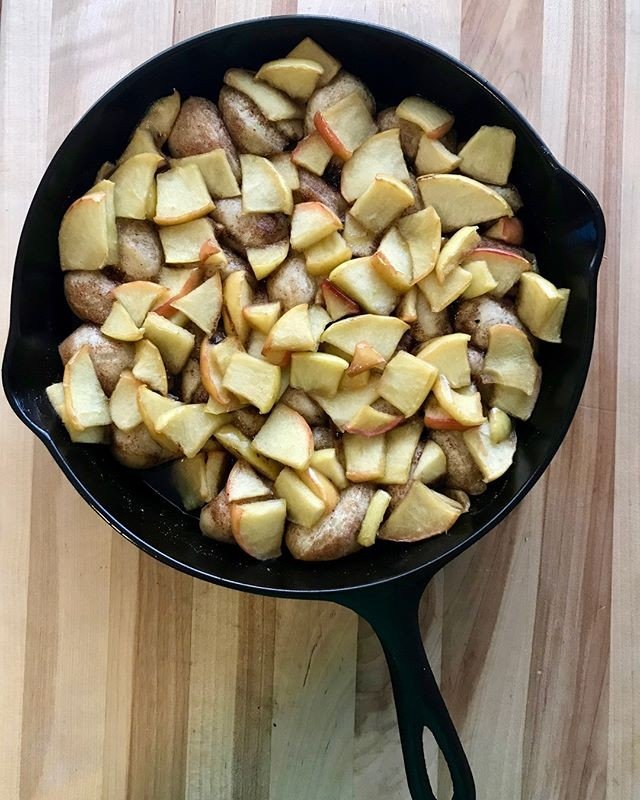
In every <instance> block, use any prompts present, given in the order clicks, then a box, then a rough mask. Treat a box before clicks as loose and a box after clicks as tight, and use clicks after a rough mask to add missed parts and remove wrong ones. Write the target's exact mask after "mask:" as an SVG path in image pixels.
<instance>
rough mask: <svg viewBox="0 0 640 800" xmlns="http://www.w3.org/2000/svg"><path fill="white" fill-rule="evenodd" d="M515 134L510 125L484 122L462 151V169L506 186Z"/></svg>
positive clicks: (460, 153) (514, 145)
mask: <svg viewBox="0 0 640 800" xmlns="http://www.w3.org/2000/svg"><path fill="white" fill-rule="evenodd" d="M515 150H516V135H515V133H514V132H513V131H512V130H509V128H501V127H499V126H497V125H483V126H482V127H481V128H480V129H479V130H477V131H476V132H475V133H474V134H473V136H472V137H471V138H470V139H469V140H468V141H467V142H466V144H465V145H464V147H462V149H461V150H460V151H459V153H458V155H459V157H460V172H462V173H464V174H465V175H469V176H470V177H471V178H475V179H476V180H479V181H484V182H485V183H495V184H498V185H499V186H503V185H504V184H505V183H507V181H508V180H509V173H510V172H511V165H512V164H513V155H514V153H515Z"/></svg>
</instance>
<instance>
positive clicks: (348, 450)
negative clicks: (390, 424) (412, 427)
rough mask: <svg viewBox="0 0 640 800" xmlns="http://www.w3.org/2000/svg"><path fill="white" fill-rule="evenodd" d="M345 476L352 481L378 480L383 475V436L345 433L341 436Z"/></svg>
mask: <svg viewBox="0 0 640 800" xmlns="http://www.w3.org/2000/svg"><path fill="white" fill-rule="evenodd" d="M342 443H343V446H344V458H345V462H346V474H347V478H348V479H349V480H350V481H352V482H353V483H365V482H368V481H379V480H381V478H382V477H383V475H384V464H385V437H384V434H381V435H379V436H360V435H358V434H354V433H345V435H344V436H343V437H342Z"/></svg>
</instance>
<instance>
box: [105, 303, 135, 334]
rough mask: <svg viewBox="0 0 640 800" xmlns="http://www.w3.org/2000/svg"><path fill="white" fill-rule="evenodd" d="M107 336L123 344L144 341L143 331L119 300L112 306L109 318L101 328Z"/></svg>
mask: <svg viewBox="0 0 640 800" xmlns="http://www.w3.org/2000/svg"><path fill="white" fill-rule="evenodd" d="M100 330H101V331H102V333H104V335H105V336H108V337H109V338H110V339H118V340H119V341H121V342H137V341H138V340H139V339H142V329H141V328H139V327H138V326H137V325H136V324H135V322H134V321H133V320H132V319H131V315H130V314H129V312H128V311H127V309H126V308H125V307H124V306H123V305H122V303H119V302H118V301H117V300H116V301H115V302H114V303H113V305H112V306H111V311H110V312H109V316H108V317H107V318H106V320H105V321H104V323H103V325H102V327H101V328H100Z"/></svg>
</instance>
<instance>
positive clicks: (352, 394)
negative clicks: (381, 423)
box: [312, 378, 380, 430]
mask: <svg viewBox="0 0 640 800" xmlns="http://www.w3.org/2000/svg"><path fill="white" fill-rule="evenodd" d="M378 382H379V381H378V379H377V378H372V379H371V380H369V381H368V382H367V384H366V386H363V387H362V388H361V389H349V390H347V389H340V390H338V393H337V394H336V395H334V396H333V397H324V396H323V395H321V394H314V395H312V396H313V399H314V400H315V401H316V403H317V404H318V405H319V406H320V407H321V408H322V409H323V410H324V411H325V412H326V413H327V414H328V415H329V416H330V417H331V419H332V421H333V423H334V425H335V426H336V427H337V428H340V430H343V429H344V427H345V426H346V425H348V424H349V421H350V420H351V419H353V417H354V415H355V414H356V413H357V412H358V410H359V409H360V408H361V407H362V406H367V405H371V403H373V402H374V401H375V400H377V399H378V397H380V395H379V393H378Z"/></svg>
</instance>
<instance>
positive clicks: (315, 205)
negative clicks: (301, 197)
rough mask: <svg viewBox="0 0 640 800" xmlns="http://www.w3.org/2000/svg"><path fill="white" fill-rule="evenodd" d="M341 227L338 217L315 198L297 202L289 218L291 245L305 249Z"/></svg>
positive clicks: (297, 248)
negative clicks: (306, 201) (305, 201)
mask: <svg viewBox="0 0 640 800" xmlns="http://www.w3.org/2000/svg"><path fill="white" fill-rule="evenodd" d="M341 229H342V223H341V222H340V219H339V218H338V217H337V216H336V215H335V214H334V213H333V211H331V209H330V208H327V206H325V205H324V203H320V202H318V201H316V200H312V201H310V202H308V203H297V204H296V205H295V206H294V209H293V217H292V218H291V247H293V249H294V250H306V249H307V248H308V247H311V245H314V244H316V243H317V242H319V241H320V240H321V239H324V238H325V236H328V235H329V234H330V233H333V231H339V230H341Z"/></svg>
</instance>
